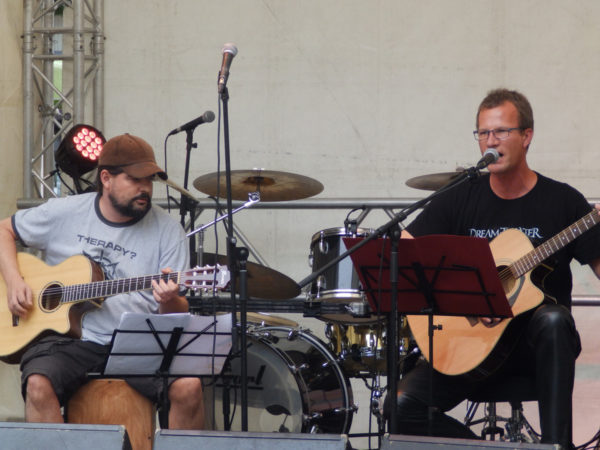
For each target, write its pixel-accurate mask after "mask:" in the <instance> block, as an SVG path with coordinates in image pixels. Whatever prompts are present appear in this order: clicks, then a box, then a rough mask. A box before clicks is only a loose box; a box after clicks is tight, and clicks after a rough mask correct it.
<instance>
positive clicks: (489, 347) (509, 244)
mask: <svg viewBox="0 0 600 450" xmlns="http://www.w3.org/2000/svg"><path fill="white" fill-rule="evenodd" d="M598 222H600V215H599V212H598V210H596V209H594V210H593V211H591V212H590V213H589V214H587V215H586V216H584V217H582V218H581V219H579V220H578V221H577V222H575V223H574V224H572V225H570V226H569V227H567V228H565V229H564V230H563V231H561V232H560V233H558V234H557V235H556V236H554V237H552V238H550V239H548V240H547V241H545V242H544V243H543V244H541V245H540V246H538V247H536V248H533V245H532V244H531V242H530V241H529V239H528V238H527V236H526V235H525V234H524V233H522V232H521V231H519V230H516V229H509V230H506V231H504V232H502V233H500V234H499V235H498V236H497V237H496V238H494V239H493V240H492V241H491V242H490V248H491V250H492V255H493V257H494V261H495V263H496V267H497V268H498V274H499V276H500V281H501V282H502V286H503V288H504V292H505V293H506V297H507V298H508V301H509V303H510V306H511V309H512V312H513V317H512V318H510V319H504V320H503V321H501V322H500V323H499V324H497V325H496V326H494V327H489V328H488V327H486V326H485V325H483V324H482V323H481V322H480V321H479V320H478V319H477V318H473V317H460V316H458V317H457V316H437V315H434V318H433V323H434V324H435V325H441V329H439V330H435V331H434V334H433V367H434V368H435V369H436V370H437V371H438V372H441V373H443V374H446V375H465V376H467V377H470V378H472V379H481V378H483V377H486V376H488V375H489V374H490V373H492V372H493V371H494V370H495V369H496V368H498V366H499V365H500V363H501V362H502V361H503V360H504V359H506V357H508V354H509V353H510V351H511V350H512V349H513V348H514V345H515V344H516V341H517V339H518V337H519V335H518V334H517V333H511V331H510V330H509V331H508V332H507V333H505V331H506V329H507V327H508V326H509V325H510V324H511V322H512V321H513V320H514V319H515V318H517V317H518V316H519V315H521V314H524V313H525V312H527V311H530V310H532V309H533V308H536V307H537V306H539V305H540V304H541V303H542V302H543V300H544V297H545V296H544V293H543V292H542V291H541V290H540V289H539V288H538V287H537V286H536V284H538V285H540V283H541V282H542V281H543V278H544V277H545V276H546V275H547V274H548V270H550V268H549V267H547V266H543V265H542V263H543V261H544V260H546V259H547V258H549V257H550V256H551V255H553V254H554V253H555V252H557V251H558V250H560V249H562V248H563V247H565V246H566V245H567V244H569V243H570V242H572V241H573V240H574V239H576V238H577V237H579V236H581V235H582V234H583V233H585V232H586V231H588V230H589V229H591V228H592V227H593V226H595V225H596V224H597V223H598ZM533 269H536V270H535V271H533ZM544 269H547V270H544ZM532 271H533V272H532ZM407 321H408V324H409V326H410V330H411V331H412V333H413V336H414V339H415V341H416V343H417V345H418V346H419V349H420V350H421V352H422V354H423V355H424V356H425V358H427V360H430V358H429V324H428V316H426V315H419V316H416V315H408V316H407Z"/></svg>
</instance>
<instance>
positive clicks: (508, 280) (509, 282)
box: [498, 266, 516, 294]
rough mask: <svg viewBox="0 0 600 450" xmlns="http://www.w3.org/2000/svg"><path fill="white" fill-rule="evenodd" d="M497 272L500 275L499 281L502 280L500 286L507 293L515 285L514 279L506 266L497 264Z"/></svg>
mask: <svg viewBox="0 0 600 450" xmlns="http://www.w3.org/2000/svg"><path fill="white" fill-rule="evenodd" d="M498 274H499V275H500V281H501V282H502V288H503V289H504V292H505V293H506V294H508V293H509V292H510V291H512V290H513V289H514V287H515V283H516V280H515V279H514V277H513V276H512V274H511V273H510V269H509V268H508V266H498Z"/></svg>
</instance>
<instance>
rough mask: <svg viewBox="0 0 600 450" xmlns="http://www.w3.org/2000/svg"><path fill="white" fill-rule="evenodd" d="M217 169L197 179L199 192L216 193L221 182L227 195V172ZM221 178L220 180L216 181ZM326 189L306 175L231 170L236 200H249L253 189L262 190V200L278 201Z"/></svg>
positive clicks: (295, 198)
mask: <svg viewBox="0 0 600 450" xmlns="http://www.w3.org/2000/svg"><path fill="white" fill-rule="evenodd" d="M218 175H219V174H218V172H215V173H209V174H207V175H202V176H200V177H198V178H196V179H195V180H194V187H195V188H196V189H198V190H199V191H200V192H204V193H205V194H208V195H212V196H216V195H217V186H218V185H220V189H219V195H220V196H221V197H225V196H226V195H227V185H226V179H225V174H224V173H221V176H220V177H219V176H218ZM218 179H219V180H220V181H219V182H218V183H217V180H218ZM322 190H323V185H322V184H321V183H320V182H318V181H317V180H314V179H312V178H309V177H305V176H304V175H296V174H293V173H288V172H276V171H274V170H262V169H252V170H232V171H231V198H232V199H234V200H243V201H246V200H248V194H249V193H250V192H257V191H258V192H260V200H261V201H263V202H277V201H288V200H298V199H301V198H307V197H312V196H313V195H317V194H318V193H319V192H321V191H322Z"/></svg>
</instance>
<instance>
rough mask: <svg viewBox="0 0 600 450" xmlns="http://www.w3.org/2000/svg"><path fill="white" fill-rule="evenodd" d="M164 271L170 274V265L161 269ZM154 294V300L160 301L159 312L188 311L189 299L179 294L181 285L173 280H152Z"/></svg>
mask: <svg viewBox="0 0 600 450" xmlns="http://www.w3.org/2000/svg"><path fill="white" fill-rule="evenodd" d="M161 272H162V273H164V274H168V273H171V272H172V269H171V268H170V267H167V268H166V269H162V270H161ZM152 294H153V295H154V300H156V301H157V303H158V308H159V312H160V313H161V314H169V313H175V312H187V311H188V309H189V308H188V302H187V299H186V298H185V297H183V296H181V295H179V285H178V284H177V283H175V282H174V281H173V280H168V281H167V282H165V281H164V280H162V279H160V280H159V281H158V282H157V281H156V280H152Z"/></svg>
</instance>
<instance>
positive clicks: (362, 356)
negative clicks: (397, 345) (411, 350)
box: [325, 322, 387, 376]
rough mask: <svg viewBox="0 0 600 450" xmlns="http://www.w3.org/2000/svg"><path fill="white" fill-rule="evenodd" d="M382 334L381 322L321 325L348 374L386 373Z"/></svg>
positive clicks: (383, 337)
mask: <svg viewBox="0 0 600 450" xmlns="http://www.w3.org/2000/svg"><path fill="white" fill-rule="evenodd" d="M385 334H386V330H385V324H384V323H383V322H376V323H370V324H363V325H343V324H337V323H328V324H327V326H326V327H325V336H326V337H327V338H328V339H329V340H330V343H331V347H332V350H333V352H334V353H335V354H336V355H338V362H339V363H340V364H341V365H342V368H343V369H344V372H345V373H347V374H348V375H349V376H360V374H362V373H365V372H368V373H378V374H384V373H385V372H386V369H387V363H386V361H387V358H386V354H385V348H386V347H385Z"/></svg>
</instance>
